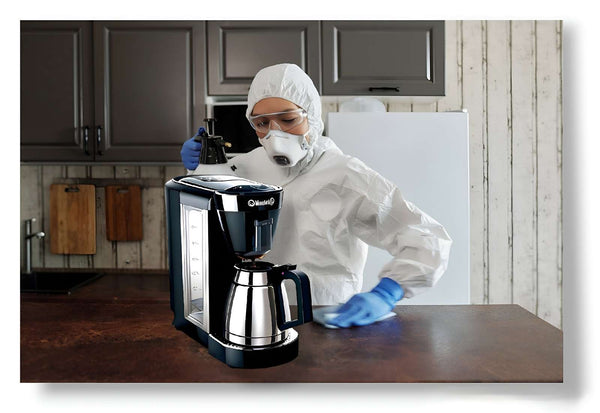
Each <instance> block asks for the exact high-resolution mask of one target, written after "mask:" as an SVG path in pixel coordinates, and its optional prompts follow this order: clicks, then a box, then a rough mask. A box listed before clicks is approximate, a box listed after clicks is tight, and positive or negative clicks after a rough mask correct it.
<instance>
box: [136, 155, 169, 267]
mask: <svg viewBox="0 0 600 413" xmlns="http://www.w3.org/2000/svg"><path fill="white" fill-rule="evenodd" d="M163 173H164V167H157V166H141V167H140V177H141V178H160V179H163ZM142 224H143V233H144V238H143V239H142V241H141V245H140V248H141V251H140V254H141V259H140V261H141V268H144V269H155V268H166V267H167V264H166V262H165V259H166V253H165V248H166V242H165V237H166V228H165V227H166V220H165V201H164V188H154V187H153V188H142Z"/></svg>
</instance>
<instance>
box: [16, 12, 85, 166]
mask: <svg viewBox="0 0 600 413" xmlns="http://www.w3.org/2000/svg"><path fill="white" fill-rule="evenodd" d="M91 33H92V24H91V23H90V22H52V23H51V24H48V23H47V22H23V23H22V24H21V159H22V160H40V161H86V160H90V159H93V156H94V155H93V151H94V149H93V142H91V130H90V128H91V127H92V125H93V119H94V115H93V113H92V109H93V100H92V93H93V90H92V89H93V79H92V35H91Z"/></svg>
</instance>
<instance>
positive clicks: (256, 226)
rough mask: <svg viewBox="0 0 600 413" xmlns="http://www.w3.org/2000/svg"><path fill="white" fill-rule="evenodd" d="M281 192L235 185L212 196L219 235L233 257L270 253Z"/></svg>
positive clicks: (251, 257) (262, 186) (249, 257)
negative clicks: (219, 226)
mask: <svg viewBox="0 0 600 413" xmlns="http://www.w3.org/2000/svg"><path fill="white" fill-rule="evenodd" d="M282 194H283V192H282V189H281V188H280V187H276V186H271V185H264V184H257V185H239V186H236V187H232V188H229V189H227V190H226V191H219V192H217V193H216V194H215V197H214V199H215V204H216V205H215V206H216V207H217V210H218V213H219V221H220V223H221V228H222V230H223V234H224V235H225V237H226V239H227V242H228V244H229V245H230V246H231V248H232V250H233V252H234V254H235V255H237V256H238V257H240V258H242V259H252V260H254V259H257V258H261V257H262V256H264V255H265V254H266V253H267V252H269V251H270V250H271V246H272V243H273V236H274V235H275V230H276V228H277V220H278V219H279V211H280V209H281V198H282Z"/></svg>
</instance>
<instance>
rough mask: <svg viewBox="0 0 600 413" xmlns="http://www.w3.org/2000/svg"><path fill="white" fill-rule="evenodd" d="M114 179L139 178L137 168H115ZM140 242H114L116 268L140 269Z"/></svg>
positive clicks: (127, 166)
mask: <svg viewBox="0 0 600 413" xmlns="http://www.w3.org/2000/svg"><path fill="white" fill-rule="evenodd" d="M115 178H119V179H127V178H139V166H129V165H126V166H122V165H119V166H116V167H115ZM140 243H141V241H116V242H115V244H116V245H117V268H125V269H126V268H141V265H140V264H141V262H140V261H141V258H140V251H141V246H140Z"/></svg>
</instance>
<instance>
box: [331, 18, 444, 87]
mask: <svg viewBox="0 0 600 413" xmlns="http://www.w3.org/2000/svg"><path fill="white" fill-rule="evenodd" d="M322 43H323V45H322V46H323V73H322V78H323V90H322V91H323V94H324V95H373V96H386V95H393V96H443V95H444V47H445V45H444V22H443V21H324V22H323V23H322Z"/></svg>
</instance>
